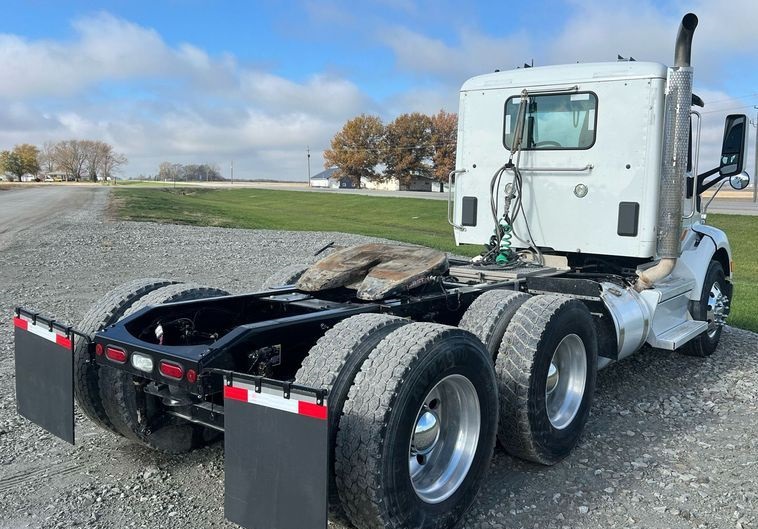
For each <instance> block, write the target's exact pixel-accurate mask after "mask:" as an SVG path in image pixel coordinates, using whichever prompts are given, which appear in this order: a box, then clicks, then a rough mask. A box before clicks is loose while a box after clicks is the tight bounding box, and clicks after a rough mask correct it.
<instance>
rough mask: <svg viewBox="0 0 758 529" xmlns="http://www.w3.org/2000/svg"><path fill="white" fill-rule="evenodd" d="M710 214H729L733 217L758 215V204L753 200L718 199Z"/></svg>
mask: <svg viewBox="0 0 758 529" xmlns="http://www.w3.org/2000/svg"><path fill="white" fill-rule="evenodd" d="M708 212H709V213H729V214H731V215H758V203H756V202H753V201H752V199H749V198H748V199H732V198H720V197H716V198H715V199H714V200H713V203H712V204H711V206H710V207H709V208H708Z"/></svg>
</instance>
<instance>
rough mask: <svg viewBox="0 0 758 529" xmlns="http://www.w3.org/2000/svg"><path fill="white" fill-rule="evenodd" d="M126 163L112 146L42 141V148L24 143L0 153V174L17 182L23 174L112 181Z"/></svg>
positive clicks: (85, 142) (79, 141)
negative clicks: (57, 175)
mask: <svg viewBox="0 0 758 529" xmlns="http://www.w3.org/2000/svg"><path fill="white" fill-rule="evenodd" d="M126 163H127V159H126V156H124V155H123V154H121V153H118V152H116V151H115V150H114V149H113V146H111V145H109V144H108V143H105V142H103V141H96V140H65V141H59V142H46V143H44V144H43V145H42V148H39V147H37V146H36V145H30V144H28V143H22V144H20V145H16V146H15V147H13V149H12V150H8V151H0V174H4V175H6V176H8V177H9V178H11V179H13V178H15V179H17V180H18V181H19V182H20V181H21V178H22V177H23V176H24V175H27V174H30V175H32V176H35V177H37V176H39V175H40V174H44V175H50V174H52V173H62V174H63V175H64V176H65V177H66V179H73V180H75V181H77V182H79V181H80V180H82V179H87V180H91V181H92V182H97V181H98V180H109V179H111V178H113V177H114V176H115V174H116V171H117V170H118V169H119V168H120V167H122V166H123V165H125V164H126Z"/></svg>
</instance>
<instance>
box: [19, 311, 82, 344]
mask: <svg viewBox="0 0 758 529" xmlns="http://www.w3.org/2000/svg"><path fill="white" fill-rule="evenodd" d="M13 325H15V326H16V327H18V328H19V329H23V330H25V331H28V332H30V333H32V334H36V335H37V336H40V337H42V338H44V339H45V340H50V341H51V342H53V343H56V344H58V345H60V346H61V347H66V348H68V349H71V339H70V338H66V337H65V336H64V335H62V334H58V333H57V332H55V331H51V330H49V328H48V327H47V326H40V325H35V324H34V323H32V322H31V321H29V320H25V319H23V318H19V317H17V316H14V317H13Z"/></svg>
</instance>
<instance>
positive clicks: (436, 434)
mask: <svg viewBox="0 0 758 529" xmlns="http://www.w3.org/2000/svg"><path fill="white" fill-rule="evenodd" d="M422 412H423V413H422V414H421V415H420V416H419V418H418V420H417V421H416V428H415V429H414V430H413V444H412V445H411V452H414V453H415V454H416V455H426V454H428V453H429V452H431V451H432V450H434V447H435V446H436V445H437V441H438V440H439V438H440V420H439V418H438V417H437V414H436V413H434V412H433V411H431V410H429V409H428V408H427V411H423V409H422Z"/></svg>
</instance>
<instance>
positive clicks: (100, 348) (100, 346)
mask: <svg viewBox="0 0 758 529" xmlns="http://www.w3.org/2000/svg"><path fill="white" fill-rule="evenodd" d="M103 352H104V351H103V344H101V343H99V344H97V345H95V354H96V355H97V356H103Z"/></svg>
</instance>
